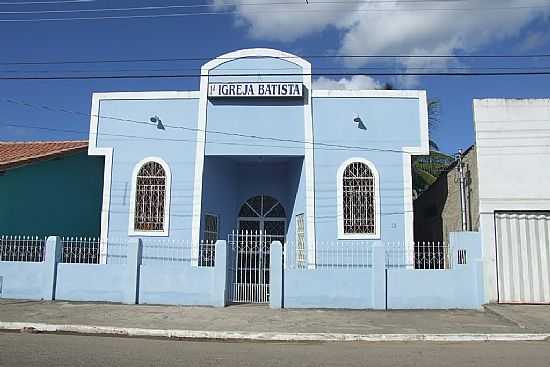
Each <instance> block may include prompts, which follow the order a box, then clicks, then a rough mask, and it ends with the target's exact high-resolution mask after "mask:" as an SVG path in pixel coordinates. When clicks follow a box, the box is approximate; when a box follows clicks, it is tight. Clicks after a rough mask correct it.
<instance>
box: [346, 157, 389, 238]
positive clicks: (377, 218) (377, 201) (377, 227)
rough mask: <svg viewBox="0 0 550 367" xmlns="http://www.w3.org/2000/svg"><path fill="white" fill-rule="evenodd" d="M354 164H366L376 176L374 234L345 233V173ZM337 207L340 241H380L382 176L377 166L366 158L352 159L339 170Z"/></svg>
mask: <svg viewBox="0 0 550 367" xmlns="http://www.w3.org/2000/svg"><path fill="white" fill-rule="evenodd" d="M352 163H363V164H366V165H367V166H368V167H369V169H370V170H371V172H372V175H373V176H374V221H375V226H374V233H344V209H343V205H344V187H343V186H344V182H343V181H344V172H345V170H346V168H347V166H349V165H350V164H352ZM336 180H337V182H336V188H337V190H336V191H337V193H336V206H337V208H338V209H337V222H338V239H340V240H379V239H380V238H381V235H380V217H381V216H380V175H379V174H378V170H377V169H376V166H375V165H374V163H372V162H371V161H369V160H367V159H365V158H350V159H348V160H346V161H344V162H343V163H342V164H341V165H340V167H339V168H338V173H337V174H336Z"/></svg>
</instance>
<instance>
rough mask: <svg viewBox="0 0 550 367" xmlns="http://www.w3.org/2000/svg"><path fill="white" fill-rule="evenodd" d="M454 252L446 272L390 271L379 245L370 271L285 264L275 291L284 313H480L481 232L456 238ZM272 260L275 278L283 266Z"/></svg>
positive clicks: (481, 297)
mask: <svg viewBox="0 0 550 367" xmlns="http://www.w3.org/2000/svg"><path fill="white" fill-rule="evenodd" d="M451 247H452V249H453V256H452V259H453V264H452V267H451V268H450V269H443V270H417V269H408V268H406V267H403V268H387V267H386V266H385V257H386V253H385V250H386V249H385V248H384V247H383V246H379V245H374V247H373V251H372V260H371V262H370V267H363V268H359V269H353V267H352V268H347V267H338V266H336V267H332V268H328V269H327V268H323V267H317V268H316V269H296V268H293V267H292V266H290V265H289V264H287V266H286V269H285V270H284V272H283V276H282V280H281V281H280V282H278V281H277V279H274V278H273V277H272V283H271V288H272V290H271V292H272V294H273V293H274V292H279V291H278V290H274V289H273V288H276V287H282V288H281V289H282V290H281V291H280V292H281V294H282V295H283V296H282V298H283V300H282V304H283V305H284V307H286V308H351V309H365V308H371V309H450V308H463V309H479V308H481V305H482V304H483V303H484V298H483V282H482V280H483V272H482V266H481V262H480V259H481V239H480V236H479V233H477V232H460V233H458V232H457V233H452V234H451ZM460 250H462V251H464V250H465V254H466V257H465V260H466V263H465V264H459V263H458V255H457V253H458V251H460ZM289 255H290V254H289ZM273 257H274V254H273V253H272V258H271V261H272V263H271V266H272V268H271V271H272V274H274V273H276V272H277V271H278V270H276V269H274V267H277V266H279V265H278V264H279V263H280V262H279V261H277V260H276V259H274V258H273ZM272 307H277V305H275V304H274V303H272Z"/></svg>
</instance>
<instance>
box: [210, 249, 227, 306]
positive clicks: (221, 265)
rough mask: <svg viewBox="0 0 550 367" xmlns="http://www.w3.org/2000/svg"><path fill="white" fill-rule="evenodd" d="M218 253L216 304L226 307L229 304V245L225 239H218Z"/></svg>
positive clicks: (215, 276) (216, 262)
mask: <svg viewBox="0 0 550 367" xmlns="http://www.w3.org/2000/svg"><path fill="white" fill-rule="evenodd" d="M215 246H216V254H215V262H214V279H215V280H214V306H216V307H225V306H226V305H227V289H228V285H227V280H228V277H227V272H228V268H227V265H228V258H229V256H228V255H229V254H228V251H229V247H228V246H227V242H226V241H223V240H219V241H216V244H215Z"/></svg>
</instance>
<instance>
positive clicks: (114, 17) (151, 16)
mask: <svg viewBox="0 0 550 367" xmlns="http://www.w3.org/2000/svg"><path fill="white" fill-rule="evenodd" d="M549 7H550V5H538V6H534V5H533V6H510V7H482V8H422V9H419V8H409V9H398V8H394V9H380V8H376V9H368V10H363V9H354V10H353V12H354V13H388V12H389V13H395V12H418V11H422V12H470V11H515V10H521V9H526V10H527V9H535V8H541V9H542V8H549ZM248 12H251V13H254V12H256V13H257V12H263V10H261V11H260V10H258V11H256V10H250V11H248ZM326 12H334V9H325V10H315V9H293V10H292V11H291V10H282V11H277V10H270V13H285V14H289V13H300V14H301V13H305V14H311V13H326ZM216 15H241V13H240V12H239V11H207V12H193V13H171V14H148V15H146V14H143V15H109V16H107V15H105V16H92V17H63V18H30V19H0V23H29V22H63V21H83V20H125V19H126V20H127V19H154V18H177V17H192V16H216Z"/></svg>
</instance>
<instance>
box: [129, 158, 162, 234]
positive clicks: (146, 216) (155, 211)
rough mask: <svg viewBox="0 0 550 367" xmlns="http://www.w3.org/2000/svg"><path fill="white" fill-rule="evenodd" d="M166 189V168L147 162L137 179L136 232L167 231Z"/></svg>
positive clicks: (138, 173) (153, 162)
mask: <svg viewBox="0 0 550 367" xmlns="http://www.w3.org/2000/svg"><path fill="white" fill-rule="evenodd" d="M166 187H167V177H166V170H165V169H164V167H163V166H162V165H161V164H160V163H159V162H155V161H148V162H145V163H144V164H143V165H142V166H141V168H140V169H139V171H138V172H137V175H136V178H135V190H136V191H135V205H134V230H135V231H139V232H163V231H165V229H166V226H165V219H166V218H165V216H166V209H167V208H166V207H167V201H166V199H167V198H166V195H167V194H166V192H167V189H166Z"/></svg>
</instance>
